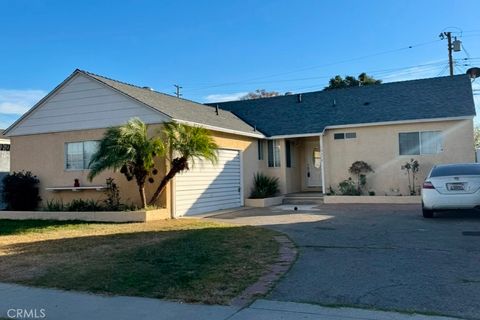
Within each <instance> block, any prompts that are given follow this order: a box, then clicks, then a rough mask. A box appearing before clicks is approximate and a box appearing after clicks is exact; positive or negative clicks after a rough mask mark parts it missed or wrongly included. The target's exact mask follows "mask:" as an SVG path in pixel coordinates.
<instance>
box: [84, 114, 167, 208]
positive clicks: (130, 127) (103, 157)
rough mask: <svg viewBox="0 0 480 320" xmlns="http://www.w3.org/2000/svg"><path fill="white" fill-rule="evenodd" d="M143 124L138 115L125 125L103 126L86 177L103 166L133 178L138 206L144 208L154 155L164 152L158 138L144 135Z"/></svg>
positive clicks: (160, 154) (129, 178) (90, 178)
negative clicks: (104, 128) (105, 127)
mask: <svg viewBox="0 0 480 320" xmlns="http://www.w3.org/2000/svg"><path fill="white" fill-rule="evenodd" d="M147 129H148V128H147V125H146V124H145V123H143V122H142V121H141V120H140V119H138V118H133V119H131V120H129V121H128V122H127V123H126V124H125V125H123V126H120V127H113V128H109V129H107V131H106V132H105V134H104V136H103V139H102V140H101V141H100V146H99V148H98V150H97V152H95V153H94V154H93V155H92V159H91V160H90V163H89V168H90V169H91V171H90V173H89V174H88V179H89V180H90V181H92V179H93V178H94V177H95V176H97V175H98V174H99V173H100V172H102V171H104V170H106V169H113V170H117V169H120V172H121V173H122V174H124V175H125V177H126V178H127V180H128V181H131V180H132V179H133V178H135V180H136V182H137V185H138V191H139V193H140V199H141V201H142V207H143V208H145V206H146V203H147V199H146V196H145V182H146V180H147V177H148V176H149V175H150V174H151V171H152V170H153V169H154V166H155V158H156V157H157V156H163V155H164V154H165V147H164V144H163V142H162V140H161V139H160V138H159V137H151V138H149V137H148V134H147Z"/></svg>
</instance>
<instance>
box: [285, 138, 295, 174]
mask: <svg viewBox="0 0 480 320" xmlns="http://www.w3.org/2000/svg"><path fill="white" fill-rule="evenodd" d="M292 151H293V150H292V142H291V141H288V140H287V141H285V155H286V161H285V163H286V166H287V168H291V167H292Z"/></svg>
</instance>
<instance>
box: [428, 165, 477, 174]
mask: <svg viewBox="0 0 480 320" xmlns="http://www.w3.org/2000/svg"><path fill="white" fill-rule="evenodd" d="M472 175H479V176H480V164H478V165H477V164H472V165H455V166H440V167H435V168H434V169H433V170H432V173H431V174H430V177H445V176H472Z"/></svg>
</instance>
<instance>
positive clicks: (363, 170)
mask: <svg viewBox="0 0 480 320" xmlns="http://www.w3.org/2000/svg"><path fill="white" fill-rule="evenodd" d="M348 171H349V172H350V173H351V174H353V175H355V177H356V178H357V192H358V194H361V193H362V188H363V187H365V185H366V184H367V176H366V175H367V173H370V172H373V170H372V167H370V165H369V164H368V163H366V162H365V161H355V162H354V163H352V165H351V167H350V168H349V169H348Z"/></svg>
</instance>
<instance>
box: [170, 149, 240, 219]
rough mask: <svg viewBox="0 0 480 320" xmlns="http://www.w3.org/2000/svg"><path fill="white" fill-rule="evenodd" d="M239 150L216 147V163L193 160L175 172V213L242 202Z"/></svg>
mask: <svg viewBox="0 0 480 320" xmlns="http://www.w3.org/2000/svg"><path fill="white" fill-rule="evenodd" d="M240 177H241V173H240V152H239V151H237V150H225V149H219V150H218V163H217V164H215V165H212V164H211V163H210V162H209V161H206V160H195V164H194V165H193V168H191V169H190V170H189V171H186V172H183V173H179V174H177V175H176V176H175V212H176V214H175V215H176V216H183V215H194V214H200V213H205V212H209V211H214V210H220V209H227V208H235V207H239V206H241V205H242V190H241V178H240Z"/></svg>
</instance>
